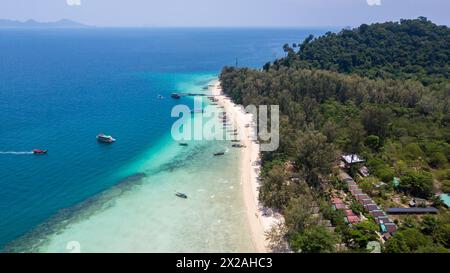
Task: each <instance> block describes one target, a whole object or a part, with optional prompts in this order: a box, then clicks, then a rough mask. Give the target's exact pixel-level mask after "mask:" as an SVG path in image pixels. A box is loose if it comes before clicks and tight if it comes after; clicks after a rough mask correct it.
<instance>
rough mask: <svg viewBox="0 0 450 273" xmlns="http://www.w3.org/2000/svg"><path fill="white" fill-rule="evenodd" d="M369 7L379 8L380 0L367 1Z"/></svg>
mask: <svg viewBox="0 0 450 273" xmlns="http://www.w3.org/2000/svg"><path fill="white" fill-rule="evenodd" d="M367 5H369V6H381V0H367Z"/></svg>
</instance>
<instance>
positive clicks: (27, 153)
mask: <svg viewBox="0 0 450 273" xmlns="http://www.w3.org/2000/svg"><path fill="white" fill-rule="evenodd" d="M0 154H2V155H32V154H33V152H15V151H6V152H3V151H0Z"/></svg>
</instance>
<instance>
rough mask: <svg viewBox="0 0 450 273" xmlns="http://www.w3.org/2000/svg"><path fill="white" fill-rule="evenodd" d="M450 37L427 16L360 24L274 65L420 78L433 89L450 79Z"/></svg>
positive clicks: (309, 43)
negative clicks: (449, 45)
mask: <svg viewBox="0 0 450 273" xmlns="http://www.w3.org/2000/svg"><path fill="white" fill-rule="evenodd" d="M449 36H450V31H449V28H447V27H445V26H437V25H435V24H433V23H431V22H430V21H428V20H426V19H425V18H419V19H416V20H401V21H400V22H388V23H382V24H373V25H361V26H360V27H359V28H355V29H353V30H342V31H341V32H340V33H337V34H335V33H328V34H326V35H325V36H323V37H320V38H317V39H315V40H313V41H311V40H308V41H306V40H305V43H304V46H302V48H301V49H300V52H299V53H298V54H297V55H298V56H296V58H293V57H294V56H291V58H286V59H282V60H280V61H278V62H276V63H275V65H279V66H280V65H286V64H289V65H294V64H296V65H298V66H307V67H315V68H319V69H326V70H334V71H339V72H343V73H357V74H360V75H363V76H366V77H370V78H402V79H417V78H419V79H421V81H422V82H423V83H424V84H426V85H429V84H432V83H439V82H441V81H444V80H445V79H446V78H447V79H448V78H449V75H450V68H449V66H448V56H449V55H450V52H449V51H450V50H449V48H448V41H449ZM387 52H388V53H389V54H386V53H387Z"/></svg>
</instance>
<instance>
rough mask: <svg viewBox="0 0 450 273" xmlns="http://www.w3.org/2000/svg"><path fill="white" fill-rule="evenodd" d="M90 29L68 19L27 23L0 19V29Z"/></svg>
mask: <svg viewBox="0 0 450 273" xmlns="http://www.w3.org/2000/svg"><path fill="white" fill-rule="evenodd" d="M87 27H91V26H89V25H85V24H82V23H78V22H75V21H72V20H68V19H61V20H58V21H55V22H38V21H36V20H33V19H30V20H27V21H23V22H22V21H16V20H8V19H0V28H87Z"/></svg>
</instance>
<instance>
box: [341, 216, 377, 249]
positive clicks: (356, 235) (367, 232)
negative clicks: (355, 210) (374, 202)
mask: <svg viewBox="0 0 450 273" xmlns="http://www.w3.org/2000/svg"><path fill="white" fill-rule="evenodd" d="M376 231H379V228H378V226H377V225H376V224H375V223H374V222H373V221H369V220H368V221H363V222H361V223H358V224H356V225H354V226H353V227H352V228H351V229H349V231H348V239H349V240H353V242H354V243H355V244H356V246H357V247H358V248H366V246H367V244H368V243H369V242H370V241H378V235H377V234H376Z"/></svg>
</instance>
